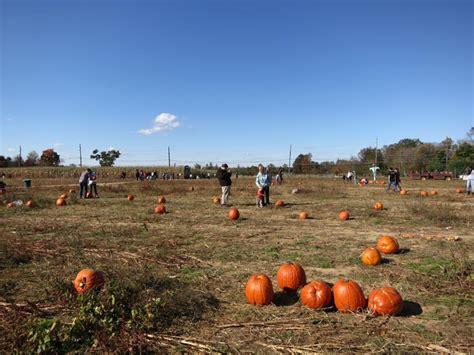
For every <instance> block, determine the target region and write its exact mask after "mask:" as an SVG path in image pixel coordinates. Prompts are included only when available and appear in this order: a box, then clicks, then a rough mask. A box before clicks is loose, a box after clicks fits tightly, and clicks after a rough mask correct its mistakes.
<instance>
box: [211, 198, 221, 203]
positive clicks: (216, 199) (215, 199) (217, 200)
mask: <svg viewBox="0 0 474 355" xmlns="http://www.w3.org/2000/svg"><path fill="white" fill-rule="evenodd" d="M212 203H213V204H215V205H220V203H221V199H220V198H219V197H217V196H216V197H214V198H213V199H212Z"/></svg>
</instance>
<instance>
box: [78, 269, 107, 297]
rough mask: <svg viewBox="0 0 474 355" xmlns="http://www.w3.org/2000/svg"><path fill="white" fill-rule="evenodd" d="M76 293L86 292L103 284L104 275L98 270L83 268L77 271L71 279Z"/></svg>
mask: <svg viewBox="0 0 474 355" xmlns="http://www.w3.org/2000/svg"><path fill="white" fill-rule="evenodd" d="M73 284H74V288H75V289H76V291H77V293H86V292H87V291H89V290H90V289H92V288H99V287H101V286H102V285H103V284H104V275H103V274H102V273H101V272H100V271H96V270H92V269H84V270H81V271H79V273H78V274H77V276H76V279H75V280H74V281H73Z"/></svg>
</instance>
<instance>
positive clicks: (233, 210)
mask: <svg viewBox="0 0 474 355" xmlns="http://www.w3.org/2000/svg"><path fill="white" fill-rule="evenodd" d="M228 217H229V219H230V220H232V221H235V220H236V219H239V217H240V213H239V210H238V209H237V208H235V207H234V208H231V209H230V211H229V214H228Z"/></svg>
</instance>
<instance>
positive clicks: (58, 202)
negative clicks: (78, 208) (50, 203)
mask: <svg viewBox="0 0 474 355" xmlns="http://www.w3.org/2000/svg"><path fill="white" fill-rule="evenodd" d="M56 206H57V207H61V206H66V200H65V199H63V198H58V199H57V200H56Z"/></svg>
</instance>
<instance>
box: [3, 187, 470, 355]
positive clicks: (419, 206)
mask: <svg viewBox="0 0 474 355" xmlns="http://www.w3.org/2000/svg"><path fill="white" fill-rule="evenodd" d="M74 183H75V179H73V178H71V179H61V180H60V179H36V180H34V181H33V186H34V187H33V188H32V189H30V190H28V191H25V190H24V189H23V188H22V187H21V180H20V179H18V180H14V181H11V182H8V186H9V187H13V188H12V189H11V190H10V192H9V193H8V194H7V195H6V196H2V197H1V198H3V200H6V199H8V200H12V199H13V198H21V199H27V198H33V201H34V202H35V204H36V206H37V207H35V208H33V209H26V208H16V209H7V208H1V209H0V218H1V221H2V223H1V225H0V234H1V235H2V238H0V333H1V334H2V335H3V336H2V338H1V340H0V350H2V351H4V352H12V351H15V350H17V351H33V350H40V351H44V352H48V351H54V350H56V351H57V350H58V348H57V347H58V346H62V347H63V348H62V349H64V346H66V345H67V346H68V348H67V349H68V350H70V351H84V350H87V349H89V350H92V349H95V350H101V351H104V350H109V351H114V350H115V351H127V350H129V349H134V350H151V351H160V352H183V351H184V352H189V351H191V352H197V351H204V352H212V351H222V352H241V351H257V352H287V353H299V352H321V351H324V352H339V351H354V352H369V351H384V352H392V351H396V352H403V351H410V352H411V351H424V352H427V351H435V352H440V351H441V352H442V351H445V350H446V349H448V350H449V351H464V352H466V351H469V350H470V349H472V346H473V341H474V339H473V337H472V317H473V310H474V303H473V302H474V300H473V296H472V294H473V293H472V291H473V285H474V283H473V279H472V274H471V272H472V253H473V250H474V248H473V244H474V243H473V239H474V236H473V234H472V231H471V230H472V226H471V222H472V216H473V215H474V213H473V212H474V199H473V198H470V197H468V196H466V195H457V194H455V193H454V188H455V187H456V183H455V182H437V181H436V182H410V181H408V182H404V188H407V189H408V190H409V191H410V194H409V195H408V196H405V197H402V196H399V195H398V194H395V193H393V192H392V193H386V192H385V191H384V189H383V187H380V186H368V187H364V188H361V187H356V186H353V185H348V184H347V185H346V184H343V183H342V181H339V180H337V181H336V180H331V179H310V178H287V181H286V182H285V184H284V185H282V186H275V187H274V188H272V191H271V198H272V200H273V201H276V200H277V199H282V200H284V201H285V203H286V206H285V207H284V208H281V209H275V208H272V207H266V208H264V209H257V208H256V207H255V198H254V196H255V187H254V184H253V179H250V178H239V179H238V180H236V181H235V182H234V185H233V188H232V196H231V202H232V203H233V204H234V205H235V206H236V207H237V208H238V209H239V210H240V213H241V219H240V220H238V221H235V222H232V221H229V220H227V218H226V215H227V209H226V208H223V207H220V206H215V205H213V204H212V197H213V196H216V195H219V188H218V186H217V183H216V181H214V180H211V181H208V180H200V181H155V182H143V183H139V182H135V181H133V180H132V179H128V180H127V181H125V183H124V182H123V181H119V180H118V179H117V180H114V179H110V180H106V181H103V180H102V181H101V183H107V185H102V186H99V193H100V196H101V198H100V199H93V200H78V199H77V198H75V197H74V196H70V198H69V199H68V205H67V206H66V207H64V208H56V207H54V201H55V198H56V197H57V196H58V195H59V194H60V193H62V192H65V191H67V190H69V188H70V186H71V185H74ZM191 186H193V187H194V191H190V189H189V188H190V187H191ZM295 187H297V188H298V189H299V192H298V193H296V194H292V193H291V190H292V189H293V188H295ZM422 188H423V189H426V190H430V189H436V190H438V191H439V195H438V196H430V197H428V198H422V197H420V196H419V195H418V194H417V193H416V192H417V191H419V190H421V189H422ZM76 190H77V187H76ZM128 194H134V195H135V196H136V198H135V201H132V202H130V201H127V199H126V196H127V195H128ZM158 195H165V196H166V198H167V203H166V208H167V211H168V212H167V213H166V214H165V215H156V214H154V213H153V208H154V206H155V204H156V200H157V196H158ZM375 201H382V202H383V205H384V210H382V211H374V210H373V208H372V206H373V204H374V202H375ZM2 207H3V206H2ZM342 209H348V210H349V211H350V212H351V217H352V219H351V220H349V221H346V222H341V221H339V220H338V219H337V214H338V212H339V211H340V210H342ZM303 210H304V211H307V212H308V214H309V216H310V217H311V218H310V219H308V220H304V221H300V220H298V219H297V218H296V217H297V214H298V213H299V212H300V211H303ZM381 234H391V235H393V236H395V237H397V238H398V239H399V241H400V245H401V247H402V252H401V253H400V254H397V255H392V256H388V257H386V258H385V259H386V262H385V263H383V264H382V265H380V266H378V267H372V268H368V267H363V266H362V265H360V263H359V261H358V255H359V254H360V252H361V251H362V250H363V249H364V248H365V247H366V246H368V245H373V244H375V242H376V240H377V237H378V236H379V235H381ZM455 237H456V238H457V240H454V239H456V238H455ZM288 260H291V261H295V262H299V263H301V264H302V265H303V267H304V268H305V270H306V273H307V277H308V280H312V279H318V278H322V279H324V280H326V281H328V282H331V283H333V282H335V281H337V279H338V278H340V277H346V278H352V279H354V280H356V281H358V282H359V283H360V284H361V286H362V288H363V289H364V291H365V293H366V295H367V294H368V293H369V292H370V291H371V290H372V289H373V288H374V287H379V286H384V285H391V286H393V287H395V288H397V289H398V290H399V291H400V293H401V294H402V296H403V297H404V299H405V300H406V301H407V302H406V306H407V307H406V309H405V313H404V314H403V316H401V317H394V318H388V317H378V318H374V317H372V316H371V315H370V314H368V313H359V314H345V315H342V314H339V313H337V312H334V311H328V312H314V311H311V310H309V309H306V308H304V307H303V306H301V304H300V303H299V301H298V299H297V297H296V298H295V297H291V296H288V295H286V294H282V293H278V294H277V297H276V298H275V303H274V304H273V305H271V306H267V307H253V306H250V305H247V304H245V297H244V295H243V290H244V285H245V282H246V280H247V278H248V277H249V275H250V274H252V273H255V272H264V273H266V274H268V275H269V276H270V277H271V278H272V279H273V281H274V287H275V288H276V282H275V275H276V271H277V269H278V266H279V265H280V264H281V263H283V262H284V261H288ZM86 267H92V268H97V269H100V270H102V271H103V272H104V273H105V276H106V279H107V284H106V285H107V286H106V287H105V289H104V290H102V291H101V292H100V293H98V294H91V295H89V296H87V297H76V296H75V294H74V292H73V290H72V288H71V284H70V280H71V279H73V278H74V277H75V274H76V273H77V272H78V271H79V270H80V269H82V268H86ZM112 300H113V302H112ZM58 344H59V345H58Z"/></svg>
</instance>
